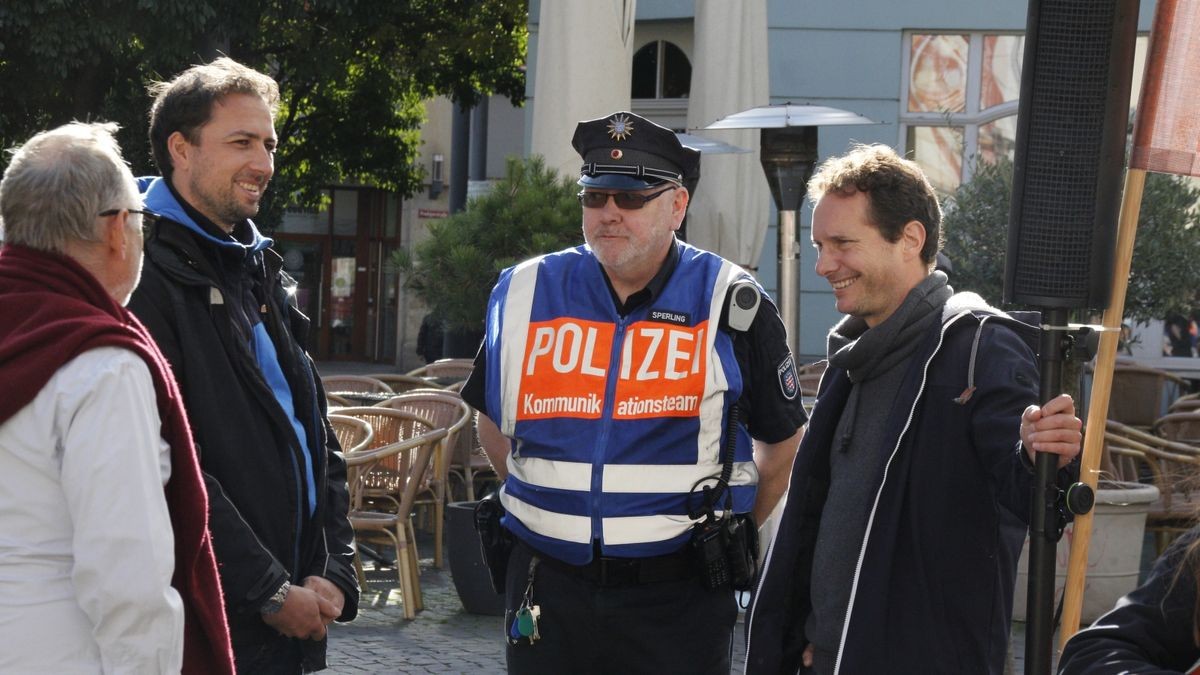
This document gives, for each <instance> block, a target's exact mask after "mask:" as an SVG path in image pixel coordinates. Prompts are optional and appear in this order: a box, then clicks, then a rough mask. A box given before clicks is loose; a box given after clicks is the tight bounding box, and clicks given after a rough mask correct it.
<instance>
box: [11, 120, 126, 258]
mask: <svg viewBox="0 0 1200 675" xmlns="http://www.w3.org/2000/svg"><path fill="white" fill-rule="evenodd" d="M117 128H118V127H117V125H116V124H113V123H111V122H110V123H92V124H85V123H83V122H71V123H70V124H64V125H63V126H61V127H58V128H57V129H52V130H50V131H43V132H42V133H40V134H38V135H36V136H34V137H33V138H31V139H29V141H27V142H26V143H25V145H22V146H21V147H20V148H18V149H17V150H16V151H15V152H14V153H13V158H12V162H11V163H10V164H9V165H8V169H7V170H6V171H5V172H4V179H3V180H2V181H0V237H3V239H4V240H5V241H6V242H8V243H10V244H21V245H23V246H28V247H30V248H35V249H40V250H43V251H53V252H56V253H65V252H66V246H67V243H68V242H70V241H72V240H79V241H96V240H97V216H98V215H99V214H100V212H101V211H107V210H109V209H135V208H139V206H140V204H141V202H140V200H139V199H138V190H137V183H136V181H135V180H134V178H133V173H132V172H131V171H130V170H129V165H128V164H126V163H125V160H124V159H123V158H122V157H121V148H120V146H118V145H117V139H116V138H115V137H114V134H115V133H116V132H117Z"/></svg>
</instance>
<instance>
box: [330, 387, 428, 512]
mask: <svg viewBox="0 0 1200 675" xmlns="http://www.w3.org/2000/svg"><path fill="white" fill-rule="evenodd" d="M338 415H340V416H343V417H349V418H352V419H355V420H357V421H361V422H363V423H366V424H369V425H370V426H371V428H372V429H373V430H374V436H373V438H372V440H371V442H370V443H369V444H368V445H367V446H366V447H365V448H362V450H377V449H379V448H382V447H386V446H387V445H389V444H392V443H398V442H400V441H406V440H408V439H410V438H415V437H417V436H420V435H421V434H426V433H429V432H430V431H433V430H434V429H436V428H438V427H437V425H435V424H434V423H433V422H430V421H429V420H428V419H427V418H425V417H422V416H421V415H418V414H416V413H413V412H410V411H407V410H390V409H387V408H378V407H375V406H362V407H357V408H342V409H340V410H338ZM399 462H400V460H399V459H392V460H384V461H382V462H380V463H378V464H377V465H376V466H375V468H374V469H372V471H371V473H370V474H368V475H367V476H365V477H364V479H363V480H364V488H363V489H364V493H363V497H364V498H365V500H366V502H365V503H366V504H367V505H368V506H371V507H374V508H375V510H386V511H398V510H399V509H400V499H401V493H402V492H403V491H404V485H405V480H406V478H405V476H406V473H407V469H406V468H405V467H403V466H401V465H400V464H399ZM432 479H433V476H432V474H430V475H426V476H425V477H423V478H422V481H423V485H422V486H421V487H426V485H425V484H428V483H429V482H430V481H431V480H432Z"/></svg>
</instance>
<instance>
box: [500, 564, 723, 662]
mask: <svg viewBox="0 0 1200 675" xmlns="http://www.w3.org/2000/svg"><path fill="white" fill-rule="evenodd" d="M534 555H535V554H534V552H533V551H532V550H531V549H529V548H527V547H526V546H524V545H518V546H515V547H514V548H513V552H512V554H511V557H510V558H509V564H508V577H507V580H506V586H507V588H506V591H505V612H504V614H505V617H504V632H505V636H506V638H507V636H508V635H509V630H510V629H511V626H512V622H513V620H514V616H515V614H516V610H517V609H518V608H520V607H521V605H522V604H523V603H524V602H525V592H526V589H527V588H528V586H529V568H530V561H531V559H532V557H533V556H534ZM540 557H541V556H540V555H539V558H540ZM593 569H594V566H593ZM533 576H534V580H533V593H532V603H531V604H533V605H537V606H539V607H540V609H541V614H540V618H539V619H538V622H537V626H538V633H539V634H540V635H541V639H539V640H537V641H536V642H534V643H532V644H530V642H529V640H528V639H527V638H522V639H520V640H518V641H517V644H513V642H512V641H511V640H509V642H508V648H507V650H506V658H507V662H508V672H509V673H516V674H525V673H623V674H624V673H652V674H654V675H665V674H667V673H697V674H699V673H720V674H721V675H728V673H729V668H730V659H731V655H732V650H733V625H734V623H735V622H736V621H737V601H736V599H735V596H734V593H733V591H732V590H731V589H728V588H726V589H721V590H715V591H711V590H708V589H706V588H705V587H704V585H703V584H702V583H701V581H700V578H699V577H698V576H696V575H695V574H682V575H679V577H680V578H676V579H673V580H665V581H655V582H651V583H640V582H638V581H637V580H636V579H615V580H613V579H604V580H599V579H595V578H594V577H592V578H584V576H582V575H580V574H577V573H575V572H574V571H573V570H572V568H570V566H567V565H565V564H564V563H560V562H557V561H553V560H551V561H550V562H546V561H545V560H542V561H541V562H539V564H538V565H537V568H536V569H535V571H534V575H533ZM634 576H636V575H634Z"/></svg>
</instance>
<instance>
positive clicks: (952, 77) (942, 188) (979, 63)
mask: <svg viewBox="0 0 1200 675" xmlns="http://www.w3.org/2000/svg"><path fill="white" fill-rule="evenodd" d="M905 47H906V48H905V54H904V56H905V59H904V61H905V72H906V73H907V77H906V78H905V79H904V92H903V94H904V98H903V100H905V101H906V102H907V105H906V106H905V108H904V111H903V112H902V113H901V116H900V123H901V128H902V129H903V133H904V137H903V138H904V142H905V149H906V150H907V151H908V152H909V153H910V154H911V156H912V157H913V159H914V160H915V161H916V162H917V163H918V164H920V165H921V167H922V168H923V169H925V171H926V172H927V173H928V174H929V180H930V182H932V183H933V185H934V187H935V188H937V189H938V191H939V192H942V193H944V194H949V193H951V192H954V190H955V189H956V188H957V187H958V186H959V184H960V183H961V182H963V181H965V180H969V179H970V173H971V168H972V166H973V164H974V163H975V160H976V158H978V160H979V161H983V162H992V161H995V159H996V158H997V157H999V156H1008V157H1010V158H1011V157H1012V155H1013V150H1014V147H1015V145H1016V129H1017V123H1016V120H1017V117H1016V115H1017V96H1018V94H1019V93H1020V91H1021V57H1022V56H1023V54H1024V48H1025V38H1024V37H1023V36H1021V35H1004V34H987V35H985V34H981V33H969V34H968V33H950V34H927V33H911V34H907V35H905Z"/></svg>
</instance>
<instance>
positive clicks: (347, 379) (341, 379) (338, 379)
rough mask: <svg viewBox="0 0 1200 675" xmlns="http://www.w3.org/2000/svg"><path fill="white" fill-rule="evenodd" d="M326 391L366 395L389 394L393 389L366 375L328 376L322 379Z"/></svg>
mask: <svg viewBox="0 0 1200 675" xmlns="http://www.w3.org/2000/svg"><path fill="white" fill-rule="evenodd" d="M321 384H323V385H324V386H325V391H332V392H342V391H347V392H349V391H355V392H363V393H366V394H387V393H390V392H391V391H392V388H391V387H389V386H387V385H386V384H384V383H383V382H380V381H379V380H377V379H375V378H373V377H367V376H365V375H326V376H324V377H322V378H321Z"/></svg>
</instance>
